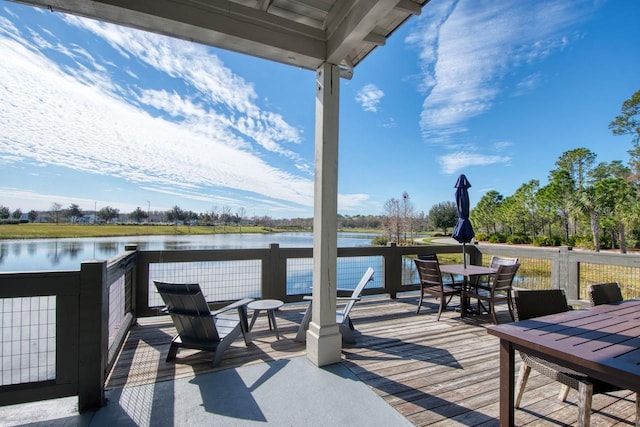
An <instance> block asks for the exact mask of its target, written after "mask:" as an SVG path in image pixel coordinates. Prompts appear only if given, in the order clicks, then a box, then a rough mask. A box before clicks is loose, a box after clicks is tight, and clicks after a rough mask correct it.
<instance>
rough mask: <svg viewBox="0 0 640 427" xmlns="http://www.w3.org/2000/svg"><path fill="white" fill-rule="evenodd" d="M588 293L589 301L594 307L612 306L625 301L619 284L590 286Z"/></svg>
mask: <svg viewBox="0 0 640 427" xmlns="http://www.w3.org/2000/svg"><path fill="white" fill-rule="evenodd" d="M588 292H589V301H590V302H591V305H592V306H595V305H600V304H611V303H613V302H620V301H622V300H623V298H622V291H620V285H619V284H618V282H611V283H599V284H596V285H589V288H588Z"/></svg>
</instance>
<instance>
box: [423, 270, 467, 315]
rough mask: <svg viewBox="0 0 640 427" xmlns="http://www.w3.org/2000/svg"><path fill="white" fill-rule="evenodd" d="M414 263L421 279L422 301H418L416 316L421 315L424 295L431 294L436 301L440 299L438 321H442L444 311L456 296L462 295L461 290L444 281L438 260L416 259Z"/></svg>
mask: <svg viewBox="0 0 640 427" xmlns="http://www.w3.org/2000/svg"><path fill="white" fill-rule="evenodd" d="M413 261H414V263H415V265H416V268H417V269H418V277H419V278H420V300H419V301H418V310H417V311H416V314H418V313H420V307H422V300H423V298H424V294H430V295H433V296H434V297H435V298H436V299H437V298H439V299H440V307H439V309H438V318H437V320H440V315H441V314H442V310H444V309H445V308H446V307H447V304H449V302H450V301H451V298H453V297H454V296H455V295H460V292H461V290H460V289H459V288H455V287H453V286H451V285H447V284H445V283H444V282H443V281H442V273H441V272H440V264H438V260H437V259H435V260H428V259H419V258H415V259H414V260H413Z"/></svg>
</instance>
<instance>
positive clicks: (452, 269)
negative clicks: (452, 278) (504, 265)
mask: <svg viewBox="0 0 640 427" xmlns="http://www.w3.org/2000/svg"><path fill="white" fill-rule="evenodd" d="M497 271H498V269H497V268H496V267H483V266H481V265H471V264H467V265H464V264H440V272H441V273H448V274H455V275H457V276H462V277H463V278H464V283H463V285H462V286H464V288H465V289H468V288H469V286H470V283H471V279H472V278H475V277H478V276H488V275H490V274H495V273H496V272H497ZM468 304H469V301H468V300H467V299H466V298H461V299H460V316H461V317H464V316H466V315H467V308H468V307H467V306H468Z"/></svg>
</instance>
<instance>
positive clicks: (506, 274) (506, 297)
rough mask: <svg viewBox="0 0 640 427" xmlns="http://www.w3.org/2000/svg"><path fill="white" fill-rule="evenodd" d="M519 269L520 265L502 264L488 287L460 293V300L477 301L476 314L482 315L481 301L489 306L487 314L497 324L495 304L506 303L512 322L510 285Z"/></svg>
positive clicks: (491, 278) (492, 276)
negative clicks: (489, 314) (473, 299)
mask: <svg viewBox="0 0 640 427" xmlns="http://www.w3.org/2000/svg"><path fill="white" fill-rule="evenodd" d="M518 268H520V264H517V263H516V264H507V265H505V264H502V265H498V271H496V273H495V274H492V275H491V277H490V278H489V286H488V287H486V288H485V287H480V286H478V287H471V288H469V289H464V290H463V291H462V298H469V299H471V298H475V299H477V300H478V312H480V313H482V308H483V307H484V306H483V304H482V301H485V302H487V303H488V304H489V309H488V311H489V313H491V317H492V318H493V323H494V324H496V325H497V324H498V316H497V315H496V307H495V305H496V303H497V302H506V303H507V308H508V309H509V315H510V316H511V319H512V320H513V318H514V317H513V307H512V306H511V285H512V283H513V278H514V277H515V276H516V273H517V272H518Z"/></svg>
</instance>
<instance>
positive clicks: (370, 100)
mask: <svg viewBox="0 0 640 427" xmlns="http://www.w3.org/2000/svg"><path fill="white" fill-rule="evenodd" d="M383 97H384V92H383V91H382V90H380V89H379V88H378V86H376V85H374V84H372V83H370V84H367V85H365V86H364V87H363V88H362V89H360V90H359V91H358V93H357V95H356V101H357V102H358V103H359V104H360V105H361V106H362V109H363V110H364V111H371V112H372V113H375V112H377V111H378V104H380V101H381V100H382V98H383Z"/></svg>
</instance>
